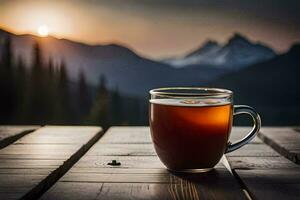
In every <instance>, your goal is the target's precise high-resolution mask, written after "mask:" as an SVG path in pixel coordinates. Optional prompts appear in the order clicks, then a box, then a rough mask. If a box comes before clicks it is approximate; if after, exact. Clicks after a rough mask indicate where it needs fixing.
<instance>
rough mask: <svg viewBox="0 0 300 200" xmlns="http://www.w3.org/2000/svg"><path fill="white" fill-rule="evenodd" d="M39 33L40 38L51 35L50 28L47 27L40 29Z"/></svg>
mask: <svg viewBox="0 0 300 200" xmlns="http://www.w3.org/2000/svg"><path fill="white" fill-rule="evenodd" d="M37 32H38V34H39V36H41V37H46V36H48V34H49V28H48V26H46V25H41V26H39V27H38V29H37Z"/></svg>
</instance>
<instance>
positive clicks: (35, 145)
mask: <svg viewBox="0 0 300 200" xmlns="http://www.w3.org/2000/svg"><path fill="white" fill-rule="evenodd" d="M101 131H102V129H101V128H99V127H76V126H74V127H71V126H70V127H62V126H46V127H43V128H40V129H38V130H36V131H34V132H32V133H30V134H28V135H26V136H24V137H23V138H21V139H20V140H18V141H16V142H15V143H13V144H11V145H9V146H7V147H5V148H3V149H2V150H0V199H19V198H24V199H34V198H37V197H39V196H40V195H41V194H42V193H43V192H45V191H46V190H47V189H48V188H49V187H50V186H51V185H52V184H53V183H55V182H56V181H57V180H58V179H59V178H60V177H61V176H62V175H63V174H64V173H65V172H66V171H67V170H68V169H69V168H70V167H71V166H72V165H73V164H74V163H75V162H76V161H77V160H78V159H79V158H80V157H81V156H82V155H83V154H84V153H85V152H86V151H87V150H88V149H89V148H90V147H91V145H92V144H94V143H95V142H96V141H97V140H98V139H99V137H100V136H101V133H102V132H101ZM49 138H51V139H50V141H49V142H46V141H47V140H48V139H49ZM73 138H74V140H73ZM78 138H80V139H78ZM51 141H52V142H53V141H64V142H63V143H59V142H58V143H55V142H53V143H52V142H51Z"/></svg>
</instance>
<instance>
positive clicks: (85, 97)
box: [78, 71, 92, 121]
mask: <svg viewBox="0 0 300 200" xmlns="http://www.w3.org/2000/svg"><path fill="white" fill-rule="evenodd" d="M91 106H92V97H91V93H90V90H89V88H88V85H87V83H86V79H85V75H84V72H83V71H80V73H79V80H78V107H79V108H78V110H79V116H80V121H84V120H85V119H87V117H88V114H89V112H90V109H91Z"/></svg>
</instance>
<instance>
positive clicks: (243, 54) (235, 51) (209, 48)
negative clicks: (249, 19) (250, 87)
mask: <svg viewBox="0 0 300 200" xmlns="http://www.w3.org/2000/svg"><path fill="white" fill-rule="evenodd" d="M275 56H276V53H275V51H274V50H273V49H271V48H269V47H268V46H267V45H264V44H262V43H260V42H256V43H254V42H251V41H250V40H249V39H247V38H246V37H245V36H243V35H242V34H240V33H235V34H234V35H233V36H232V37H231V38H229V39H228V41H227V43H225V44H224V45H220V44H219V43H217V42H215V41H213V40H208V41H206V42H205V43H204V44H202V45H201V46H200V47H198V48H197V49H195V50H193V51H191V52H190V53H188V54H186V55H185V56H183V57H180V58H173V59H172V58H169V59H167V60H165V61H164V62H165V63H168V64H170V65H172V66H174V67H189V66H190V65H192V66H195V65H198V66H199V67H201V66H203V65H204V66H211V67H216V68H223V69H224V68H226V69H230V70H239V69H241V68H244V67H247V66H250V65H251V64H254V63H257V62H261V61H265V60H269V59H271V58H273V57H275Z"/></svg>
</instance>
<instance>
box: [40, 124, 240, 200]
mask: <svg viewBox="0 0 300 200" xmlns="http://www.w3.org/2000/svg"><path fill="white" fill-rule="evenodd" d="M112 160H117V161H118V162H120V163H121V165H119V166H110V165H108V163H109V162H111V161H112ZM85 187H86V188H87V187H89V188H87V192H88V194H86V195H83V194H82V193H83V192H84V193H86V192H85ZM62 191H63V194H62ZM245 197H246V196H245V195H244V193H243V192H242V190H241V188H240V186H239V184H238V183H237V181H236V180H235V179H234V177H233V176H232V175H231V174H230V172H229V171H228V170H227V169H226V168H225V167H224V165H222V164H221V163H219V164H218V165H217V166H216V168H215V170H213V171H211V172H210V173H206V174H174V173H170V172H169V171H168V170H166V168H165V167H164V166H163V164H162V163H161V162H160V160H159V158H158V157H157V156H156V154H155V151H154V148H153V146H152V144H151V138H150V131H149V128H148V127H133V128H131V127H113V128H111V129H109V130H108V131H107V133H106V134H105V135H104V136H103V137H102V138H101V139H100V140H99V141H98V142H97V143H96V144H95V145H94V146H93V147H92V148H91V149H90V150H89V151H88V152H87V154H86V155H84V156H83V157H82V158H81V159H80V160H79V161H78V162H77V163H76V164H75V165H74V166H73V167H72V169H71V170H69V171H68V173H66V174H65V175H64V176H63V177H62V178H61V179H60V180H59V182H57V183H56V184H55V185H54V186H53V187H52V188H50V190H49V191H47V192H46V193H45V194H44V195H43V196H42V199H90V198H92V199H245Z"/></svg>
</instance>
